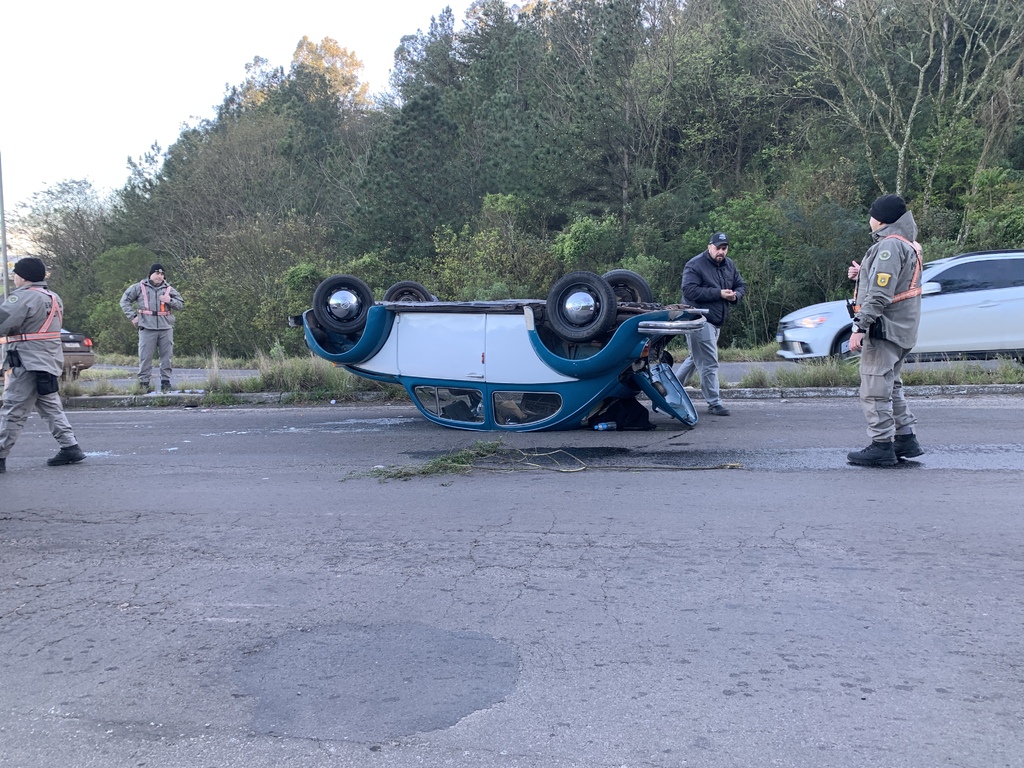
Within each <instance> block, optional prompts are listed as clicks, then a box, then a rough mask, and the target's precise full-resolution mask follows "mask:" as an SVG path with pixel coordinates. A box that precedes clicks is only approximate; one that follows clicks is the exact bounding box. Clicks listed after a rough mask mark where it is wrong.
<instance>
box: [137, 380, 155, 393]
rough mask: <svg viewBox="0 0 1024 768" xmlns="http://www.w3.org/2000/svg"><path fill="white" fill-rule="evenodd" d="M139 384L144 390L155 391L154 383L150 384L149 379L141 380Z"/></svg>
mask: <svg viewBox="0 0 1024 768" xmlns="http://www.w3.org/2000/svg"><path fill="white" fill-rule="evenodd" d="M139 386H140V387H142V391H143V392H152V391H153V385H152V384H150V383H149V382H148V381H140V382H139Z"/></svg>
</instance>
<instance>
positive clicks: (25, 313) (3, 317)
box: [0, 282, 64, 376]
mask: <svg viewBox="0 0 1024 768" xmlns="http://www.w3.org/2000/svg"><path fill="white" fill-rule="evenodd" d="M54 302H56V303H57V311H56V314H55V316H54V318H53V321H52V324H51V326H50V327H49V328H47V331H48V332H49V333H54V332H56V334H57V337H56V338H54V339H41V340H29V341H17V342H11V343H8V344H4V345H3V363H2V364H0V368H11V367H12V366H11V365H10V361H9V360H8V359H7V356H8V354H9V353H10V352H13V351H15V350H16V351H17V352H18V356H19V357H20V358H21V365H22V367H23V368H24V369H25V370H26V371H43V372H45V373H52V374H53V375H54V376H60V374H61V372H62V371H63V370H64V345H63V344H61V341H60V324H61V318H62V317H63V315H64V305H63V304H62V303H61V300H60V297H59V296H58V295H57V294H55V293H53V292H52V291H50V289H49V288H47V287H46V283H45V282H38V283H28V284H26V285H23V286H21V288H15V289H14V290H13V291H11V295H10V296H8V297H7V301H5V302H4V303H3V304H0V337H4V338H6V337H9V336H16V335H19V334H25V333H28V334H34V333H37V332H38V331H40V330H42V327H43V325H44V324H45V323H46V320H47V318H48V317H49V316H50V312H51V310H52V309H53V303H54Z"/></svg>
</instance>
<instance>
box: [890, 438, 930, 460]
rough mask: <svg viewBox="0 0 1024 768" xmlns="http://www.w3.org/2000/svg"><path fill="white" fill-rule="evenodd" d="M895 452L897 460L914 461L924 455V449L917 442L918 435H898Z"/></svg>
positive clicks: (894, 444) (894, 445)
mask: <svg viewBox="0 0 1024 768" xmlns="http://www.w3.org/2000/svg"><path fill="white" fill-rule="evenodd" d="M893 450H894V451H895V452H896V458H897V459H912V458H914V457H915V456H920V455H921V454H922V453H924V448H922V447H921V444H920V443H919V442H917V435H914V434H910V435H896V440H895V442H894V443H893Z"/></svg>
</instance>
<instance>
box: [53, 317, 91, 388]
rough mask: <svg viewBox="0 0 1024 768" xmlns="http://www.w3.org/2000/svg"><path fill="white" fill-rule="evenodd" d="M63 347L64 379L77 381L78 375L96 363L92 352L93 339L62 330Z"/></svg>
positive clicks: (62, 376)
mask: <svg viewBox="0 0 1024 768" xmlns="http://www.w3.org/2000/svg"><path fill="white" fill-rule="evenodd" d="M60 340H61V345H62V346H63V347H64V373H63V374H62V375H61V378H62V379H71V380H74V379H77V378H78V374H79V373H81V372H82V371H84V370H85V369H86V368H91V367H92V364H93V363H94V362H95V361H96V356H95V355H94V354H93V351H92V339H90V338H89V337H88V336H85V335H84V334H81V333H72V332H71V331H68V330H65V329H64V328H61V329H60Z"/></svg>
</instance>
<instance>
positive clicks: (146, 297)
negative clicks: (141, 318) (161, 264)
mask: <svg viewBox="0 0 1024 768" xmlns="http://www.w3.org/2000/svg"><path fill="white" fill-rule="evenodd" d="M139 290H140V291H142V306H143V307H145V309H140V310H139V314H140V315H157V316H159V317H164V316H166V315H169V314H171V313H170V312H166V311H163V309H162V308H163V306H164V305H163V303H161V304H160V307H161V311H160V312H154V311H153V310H151V309H150V308H149V291H147V290H146V284H145V282H143V281H139Z"/></svg>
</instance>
